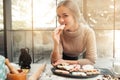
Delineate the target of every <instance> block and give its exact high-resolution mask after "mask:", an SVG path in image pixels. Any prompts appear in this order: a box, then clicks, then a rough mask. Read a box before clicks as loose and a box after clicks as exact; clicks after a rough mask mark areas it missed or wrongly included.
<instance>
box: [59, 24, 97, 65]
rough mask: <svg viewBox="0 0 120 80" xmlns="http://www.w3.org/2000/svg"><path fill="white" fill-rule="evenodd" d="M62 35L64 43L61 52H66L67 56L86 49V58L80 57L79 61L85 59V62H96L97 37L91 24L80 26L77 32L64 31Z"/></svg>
mask: <svg viewBox="0 0 120 80" xmlns="http://www.w3.org/2000/svg"><path fill="white" fill-rule="evenodd" d="M60 37H61V45H62V49H60V50H61V51H60V52H61V53H62V52H64V53H65V55H67V56H71V57H72V56H74V57H75V56H79V55H81V54H82V53H83V52H84V51H85V52H86V54H85V60H81V59H79V62H80V63H82V62H84V61H85V63H90V61H91V62H93V63H95V61H96V58H97V54H96V52H97V51H96V50H97V49H96V38H95V33H94V31H93V29H91V28H90V27H89V26H87V25H84V26H80V27H79V28H78V29H77V31H75V32H68V31H63V32H62V34H61V36H60ZM83 64H84V63H83Z"/></svg>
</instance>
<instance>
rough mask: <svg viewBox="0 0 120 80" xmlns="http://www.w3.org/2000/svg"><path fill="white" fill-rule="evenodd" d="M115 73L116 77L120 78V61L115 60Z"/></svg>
mask: <svg viewBox="0 0 120 80" xmlns="http://www.w3.org/2000/svg"><path fill="white" fill-rule="evenodd" d="M113 72H114V73H115V75H117V76H120V59H114V61H113Z"/></svg>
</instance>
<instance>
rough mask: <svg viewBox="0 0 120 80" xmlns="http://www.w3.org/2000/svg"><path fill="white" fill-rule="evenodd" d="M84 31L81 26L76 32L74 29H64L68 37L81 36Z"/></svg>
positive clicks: (64, 33)
mask: <svg viewBox="0 0 120 80" xmlns="http://www.w3.org/2000/svg"><path fill="white" fill-rule="evenodd" d="M81 33H82V30H81V26H79V27H78V29H77V30H76V31H74V32H72V31H65V30H63V35H64V36H65V37H67V38H75V37H78V36H80V34H81Z"/></svg>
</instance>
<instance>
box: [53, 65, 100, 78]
mask: <svg viewBox="0 0 120 80" xmlns="http://www.w3.org/2000/svg"><path fill="white" fill-rule="evenodd" d="M51 71H52V72H53V73H54V74H56V75H60V76H66V77H74V78H91V77H95V76H97V75H99V74H100V70H99V69H96V68H94V66H93V65H83V66H81V65H79V64H73V65H70V64H67V63H63V64H59V65H57V66H56V67H53V68H52V69H51Z"/></svg>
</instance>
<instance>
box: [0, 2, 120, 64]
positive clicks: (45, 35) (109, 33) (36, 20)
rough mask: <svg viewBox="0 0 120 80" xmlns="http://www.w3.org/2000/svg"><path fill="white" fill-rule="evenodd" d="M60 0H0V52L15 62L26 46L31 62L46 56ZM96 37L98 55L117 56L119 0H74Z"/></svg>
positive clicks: (46, 57)
mask: <svg viewBox="0 0 120 80" xmlns="http://www.w3.org/2000/svg"><path fill="white" fill-rule="evenodd" d="M59 1H61V0H49V1H48V0H0V54H1V55H3V56H5V57H8V58H9V59H10V60H11V61H13V62H15V63H18V58H19V56H20V49H21V48H26V47H27V48H29V49H30V52H29V53H30V55H31V57H32V60H33V62H34V63H36V62H38V61H40V60H41V59H43V58H45V59H48V58H49V57H50V53H51V51H52V48H53V40H52V36H51V34H52V31H53V30H54V29H55V28H56V27H57V26H58V25H59V24H58V22H57V17H56V6H57V4H58V3H59ZM74 1H75V2H77V3H78V5H79V6H80V9H81V12H82V13H83V16H84V18H85V20H86V21H87V22H88V24H89V25H90V27H92V28H93V29H94V31H95V34H96V39H97V50H98V52H97V54H98V57H99V58H109V59H112V58H120V15H119V14H120V5H119V4H120V0H74Z"/></svg>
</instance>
